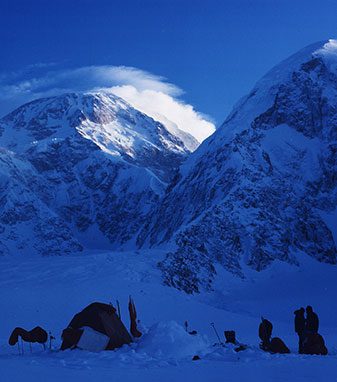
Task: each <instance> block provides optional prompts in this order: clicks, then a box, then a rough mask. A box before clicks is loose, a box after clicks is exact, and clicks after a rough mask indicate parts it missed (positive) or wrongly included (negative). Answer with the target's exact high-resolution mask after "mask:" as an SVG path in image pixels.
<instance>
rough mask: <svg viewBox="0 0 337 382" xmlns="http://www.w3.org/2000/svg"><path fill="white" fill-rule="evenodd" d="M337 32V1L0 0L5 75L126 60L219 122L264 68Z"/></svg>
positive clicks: (1, 65)
mask: <svg viewBox="0 0 337 382" xmlns="http://www.w3.org/2000/svg"><path fill="white" fill-rule="evenodd" d="M336 36H337V1H327V0H322V1H310V0H307V1H296V0H293V1H288V0H283V1H281V0H279V1H275V0H268V1H267V0H254V1H249V0H235V1H226V0H223V1H215V0H203V1H199V0H170V1H168V0H157V1H154V0H142V1H138V0H123V1H119V0H117V1H116V0H110V1H104V0H54V1H50V0H45V1H42V0H40V1H38V0H22V1H17V0H0V39H1V41H0V42H1V44H0V47H1V60H0V73H8V72H13V71H18V70H20V69H23V68H25V67H27V66H28V65H31V64H36V63H57V64H58V66H59V67H64V68H75V67H79V66H87V65H126V66H132V67H136V68H139V69H142V70H145V71H148V72H151V73H153V74H156V75H161V76H164V77H166V78H167V79H168V80H169V81H170V82H172V83H173V84H175V85H177V86H179V87H180V88H182V89H183V90H184V91H185V92H186V93H185V94H184V95H183V99H184V100H186V101H187V102H189V103H190V104H192V105H194V106H195V107H196V108H197V109H198V110H199V111H201V112H204V113H206V114H209V115H210V116H212V117H213V118H214V119H215V121H216V122H217V123H220V122H222V121H223V119H224V118H225V116H226V114H227V113H228V112H229V111H230V109H231V107H232V105H233V104H234V103H235V102H236V101H237V99H238V98H240V97H241V96H242V95H244V94H245V93H247V92H248V91H249V90H250V88H251V87H252V86H253V85H254V83H255V82H256V81H257V80H258V79H259V77H260V76H261V75H263V74H264V73H265V72H266V71H267V70H268V69H270V68H271V66H273V65H274V64H276V63H278V62H279V61H280V60H282V59H284V58H286V57H287V56H288V55H289V54H291V53H293V52H295V51H296V50H298V49H300V48H302V47H304V46H305V45H308V44H310V43H312V42H315V41H319V40H325V39H327V38H334V37H336Z"/></svg>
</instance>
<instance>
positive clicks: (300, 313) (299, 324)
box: [294, 308, 306, 354]
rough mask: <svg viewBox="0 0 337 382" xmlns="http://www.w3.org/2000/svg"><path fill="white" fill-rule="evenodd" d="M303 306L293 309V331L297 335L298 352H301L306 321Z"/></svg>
mask: <svg viewBox="0 0 337 382" xmlns="http://www.w3.org/2000/svg"><path fill="white" fill-rule="evenodd" d="M304 312H305V310H304V308H300V309H297V310H295V312H294V314H295V332H296V333H297V335H298V352H299V353H300V354H302V353H303V343H304V340H305V327H306V321H305V317H304Z"/></svg>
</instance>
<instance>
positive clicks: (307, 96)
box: [139, 41, 337, 293]
mask: <svg viewBox="0 0 337 382" xmlns="http://www.w3.org/2000/svg"><path fill="white" fill-rule="evenodd" d="M336 52H337V44H336V43H335V42H331V41H330V42H328V43H326V44H325V45H324V44H318V45H315V46H311V47H309V48H307V49H305V50H304V51H301V52H300V53H298V54H296V55H295V56H292V57H291V58H289V59H288V60H286V61H285V62H283V63H281V64H280V65H279V66H277V67H276V68H274V69H273V70H272V71H271V72H270V73H268V74H267V75H266V76H265V77H264V78H263V79H262V80H261V81H260V82H259V83H257V85H256V87H255V88H254V89H253V91H252V92H251V93H250V94H249V95H248V96H247V97H245V98H244V99H243V100H241V101H240V102H239V103H238V105H237V106H236V107H235V108H234V110H233V112H232V113H231V115H230V116H229V117H228V118H227V120H226V121H225V122H224V124H223V125H222V126H221V127H220V128H219V129H218V130H217V131H216V132H215V133H214V134H213V135H212V136H211V137H210V138H208V139H207V140H206V141H205V142H204V143H203V144H202V145H201V146H200V147H199V148H198V150H197V151H196V152H195V153H193V154H192V155H191V157H190V158H189V159H188V160H187V162H186V163H185V164H184V165H183V166H182V169H181V174H180V177H179V178H177V181H176V183H175V184H174V185H173V186H172V187H171V189H170V191H169V192H167V193H166V195H165V197H164V199H163V201H162V203H161V204H160V206H159V208H158V209H157V210H156V211H155V212H154V213H153V214H152V219H151V220H149V222H148V224H147V226H146V227H145V229H144V230H143V232H142V233H141V235H140V236H139V243H140V245H147V244H149V245H156V244H157V243H165V242H169V241H172V240H174V242H175V244H176V251H172V252H170V253H168V254H167V256H166V259H165V260H164V261H162V262H161V263H160V268H161V270H162V272H163V277H164V280H165V282H166V284H168V285H171V286H174V287H177V288H179V289H183V290H185V291H186V292H189V293H191V292H198V291H200V290H203V289H206V290H207V289H211V288H212V280H213V279H214V277H215V275H216V268H217V267H219V266H220V267H224V268H225V269H227V270H228V271H229V272H231V273H233V274H235V275H237V276H239V277H244V273H245V268H246V267H250V268H253V269H254V270H256V271H261V270H263V269H265V268H266V267H268V266H269V265H270V264H271V263H272V262H273V261H275V260H280V261H284V262H288V263H291V264H298V262H299V261H300V259H301V258H302V257H303V256H307V255H309V256H311V257H313V258H315V259H317V260H318V261H321V262H326V263H330V264H336V255H337V250H336V242H335V239H334V232H337V231H335V230H336V227H337V226H336V225H335V226H333V225H331V223H330V222H329V223H328V221H327V220H326V219H325V216H326V214H334V213H335V211H336V208H337V198H336V197H337V187H336V186H337V183H336V181H337V176H336V175H337V174H336V170H337V168H336V134H337V109H336V105H337V69H336V67H337V65H336V63H337V54H336Z"/></svg>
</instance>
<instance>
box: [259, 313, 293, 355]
mask: <svg viewBox="0 0 337 382" xmlns="http://www.w3.org/2000/svg"><path fill="white" fill-rule="evenodd" d="M261 319H262V321H261V323H260V326H259V337H260V338H261V343H260V348H261V349H262V350H264V351H267V352H270V353H272V354H275V353H278V354H287V353H290V350H289V349H288V347H287V345H286V344H285V343H284V342H283V341H282V340H281V338H279V337H274V338H271V335H272V332H273V324H272V323H271V322H270V321H268V320H266V319H265V318H263V317H261Z"/></svg>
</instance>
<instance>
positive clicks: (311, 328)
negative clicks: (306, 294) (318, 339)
mask: <svg viewBox="0 0 337 382" xmlns="http://www.w3.org/2000/svg"><path fill="white" fill-rule="evenodd" d="M306 313H307V319H306V325H305V331H306V334H313V333H318V328H319V320H318V316H317V314H316V313H315V312H314V311H313V309H312V307H311V306H310V305H308V306H307V308H306Z"/></svg>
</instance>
